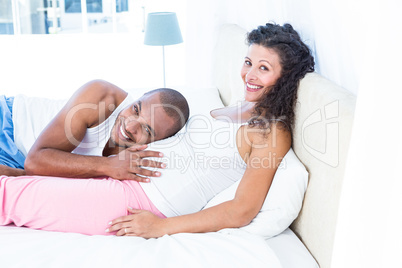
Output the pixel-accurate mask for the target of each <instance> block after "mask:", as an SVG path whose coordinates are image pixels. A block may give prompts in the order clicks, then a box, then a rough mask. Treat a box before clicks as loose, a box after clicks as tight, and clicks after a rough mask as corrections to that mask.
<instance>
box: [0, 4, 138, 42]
mask: <svg viewBox="0 0 402 268" xmlns="http://www.w3.org/2000/svg"><path fill="white" fill-rule="evenodd" d="M83 1H85V3H86V10H82V4H83V3H84V2H83ZM144 16H145V12H144V6H143V4H142V2H141V3H140V2H138V1H137V0H0V34H17V35H18V34H63V33H82V32H83V33H116V32H129V31H136V30H137V29H140V30H143V29H144V24H145V17H144Z"/></svg>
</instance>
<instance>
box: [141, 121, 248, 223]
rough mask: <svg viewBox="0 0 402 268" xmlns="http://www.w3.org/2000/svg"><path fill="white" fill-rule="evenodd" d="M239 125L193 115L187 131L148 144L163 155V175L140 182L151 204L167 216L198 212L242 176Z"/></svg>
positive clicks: (244, 164) (244, 166) (243, 169)
mask: <svg viewBox="0 0 402 268" xmlns="http://www.w3.org/2000/svg"><path fill="white" fill-rule="evenodd" d="M240 126H241V125H240V124H233V123H228V122H224V121H220V120H216V119H213V118H212V117H208V118H207V117H205V116H193V117H191V118H190V120H189V122H188V123H187V125H186V128H187V129H186V130H187V131H186V132H185V133H181V134H177V135H175V136H173V137H171V138H168V139H165V140H162V141H157V142H155V143H152V144H149V146H148V149H149V150H156V151H160V152H162V153H163V154H164V157H163V158H162V160H160V158H159V159H155V160H158V161H162V162H164V163H166V164H167V168H166V169H162V170H160V172H161V173H162V176H160V177H152V178H151V182H149V183H141V186H142V188H143V190H144V192H145V193H146V194H147V196H148V197H149V199H150V200H151V201H152V203H153V204H154V205H155V206H156V207H157V208H158V209H159V211H160V212H162V213H163V214H164V215H165V216H167V217H172V216H178V215H184V214H189V213H193V212H197V211H199V210H201V209H202V208H203V207H204V206H205V205H206V204H207V202H208V201H209V200H210V199H212V198H213V197H214V196H215V195H217V194H218V193H219V192H221V191H223V190H224V189H226V188H227V187H229V186H230V185H232V184H233V183H234V182H236V181H238V180H240V179H241V178H242V177H243V174H244V171H245V169H246V163H245V162H244V161H243V159H242V158H241V156H240V154H239V152H238V149H237V145H236V134H237V131H238V129H239V127H240Z"/></svg>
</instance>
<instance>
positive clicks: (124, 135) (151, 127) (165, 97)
mask: <svg viewBox="0 0 402 268" xmlns="http://www.w3.org/2000/svg"><path fill="white" fill-rule="evenodd" d="M188 116H189V107H188V103H187V101H186V99H185V98H184V96H183V95H182V94H180V93H179V92H178V91H176V90H173V89H169V88H160V89H155V90H152V91H149V92H147V93H145V94H144V95H143V96H142V97H141V98H139V99H138V100H136V101H135V102H134V103H132V104H130V105H129V106H128V107H127V108H125V109H124V110H122V111H121V112H120V114H119V115H118V117H117V120H116V122H115V124H114V126H113V129H112V132H111V140H112V142H113V143H114V144H115V145H117V146H120V147H130V146H132V145H134V144H148V143H150V142H153V141H157V140H162V139H165V138H167V137H170V136H173V135H174V134H176V133H177V132H178V131H179V130H180V129H181V128H182V127H183V126H184V125H185V124H186V122H187V119H188Z"/></svg>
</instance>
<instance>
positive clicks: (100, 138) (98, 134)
mask: <svg viewBox="0 0 402 268" xmlns="http://www.w3.org/2000/svg"><path fill="white" fill-rule="evenodd" d="M133 102H134V99H133V98H132V97H131V95H130V94H128V95H127V97H126V98H125V99H124V100H123V102H122V103H120V105H119V106H117V108H116V109H115V110H114V111H113V113H112V114H111V115H110V116H109V117H108V118H106V120H105V121H103V122H102V123H100V124H99V125H97V126H96V127H92V128H87V132H86V133H85V136H84V138H83V139H82V141H81V143H80V144H79V145H78V146H77V148H75V149H74V151H72V153H74V154H80V155H94V156H102V152H103V149H104V148H105V145H106V142H107V141H108V140H109V138H110V132H111V131H112V128H113V126H114V123H115V122H116V119H117V117H118V115H119V114H120V112H121V111H122V110H123V109H124V108H126V107H127V106H128V105H130V104H132V103H133Z"/></svg>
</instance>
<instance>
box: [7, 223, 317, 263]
mask: <svg viewBox="0 0 402 268" xmlns="http://www.w3.org/2000/svg"><path fill="white" fill-rule="evenodd" d="M281 236H283V237H284V238H285V239H282V237H281ZM294 239H296V240H294ZM294 242H296V243H294ZM294 254H297V255H294ZM292 255H293V256H292ZM279 258H281V260H280V259H279ZM289 259H290V260H289ZM294 264H297V266H293V265H294ZM0 267H2V268H9V267H13V268H14V267H41V268H42V267H44V268H46V267H271V268H276V267H289V268H290V267H298V268H303V267H305V268H316V267H318V266H317V265H316V263H315V261H314V259H313V258H312V257H311V255H310V254H309V253H308V251H307V250H306V249H305V247H304V246H303V245H302V244H301V242H300V241H299V240H298V239H297V237H296V236H295V235H294V234H293V233H292V232H291V231H290V230H287V231H285V232H284V233H283V234H281V235H279V236H277V237H274V238H271V239H268V240H267V241H265V240H264V239H263V238H262V237H260V236H255V235H251V234H249V233H247V232H245V231H241V230H233V231H231V232H230V233H228V232H215V233H206V234H176V235H171V236H167V235H166V236H164V237H161V238H158V239H148V240H146V239H143V238H137V237H116V236H86V235H81V234H73V233H59V232H47V231H38V230H31V229H28V228H22V227H15V226H2V227H0Z"/></svg>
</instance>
